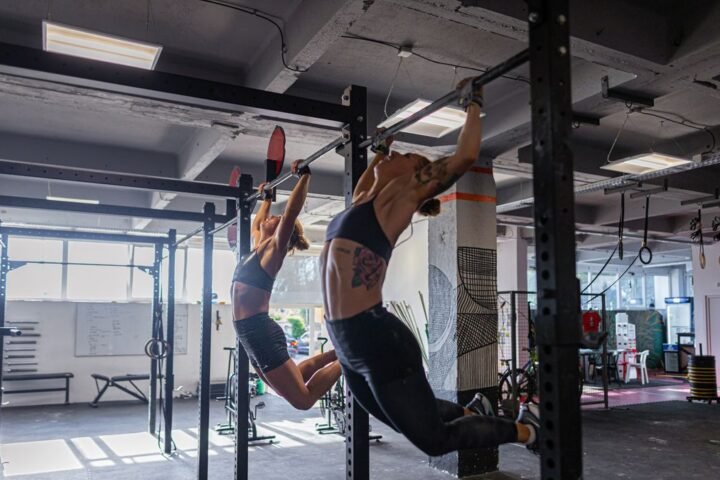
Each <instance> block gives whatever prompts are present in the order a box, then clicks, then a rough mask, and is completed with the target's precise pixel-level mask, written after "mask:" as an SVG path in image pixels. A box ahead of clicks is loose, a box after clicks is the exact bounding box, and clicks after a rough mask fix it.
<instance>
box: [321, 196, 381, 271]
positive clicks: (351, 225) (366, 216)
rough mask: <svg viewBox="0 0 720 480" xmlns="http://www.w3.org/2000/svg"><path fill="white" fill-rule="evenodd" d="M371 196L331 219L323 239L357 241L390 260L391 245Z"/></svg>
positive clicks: (327, 240)
mask: <svg viewBox="0 0 720 480" xmlns="http://www.w3.org/2000/svg"><path fill="white" fill-rule="evenodd" d="M374 202H375V199H374V198H373V199H372V200H370V201H369V202H364V203H361V204H359V205H354V206H352V207H350V208H348V209H347V210H345V211H344V212H341V213H339V214H338V215H336V216H335V218H333V219H332V221H331V222H330V224H329V225H328V227H327V232H326V234H325V241H326V242H329V241H330V240H332V239H334V238H345V239H347V240H352V241H354V242H357V243H359V244H361V245H363V246H364V247H366V248H368V249H369V250H371V251H372V252H373V253H374V254H375V255H378V256H380V257H382V258H383V259H385V263H388V262H389V261H390V256H391V255H392V250H393V246H392V244H391V243H390V240H388V238H387V236H386V235H385V232H383V229H382V227H381V226H380V223H379V222H378V219H377V215H375V207H374V206H373V203H374Z"/></svg>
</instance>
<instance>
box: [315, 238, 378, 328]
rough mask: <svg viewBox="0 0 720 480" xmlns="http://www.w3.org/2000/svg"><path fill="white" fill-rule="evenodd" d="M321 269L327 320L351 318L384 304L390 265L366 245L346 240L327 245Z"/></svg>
mask: <svg viewBox="0 0 720 480" xmlns="http://www.w3.org/2000/svg"><path fill="white" fill-rule="evenodd" d="M320 267H321V281H322V289H323V293H324V295H323V299H324V302H325V315H326V317H327V319H329V320H339V319H343V318H349V317H352V316H354V315H357V314H358V313H361V312H363V311H365V310H367V309H369V308H371V307H374V306H375V305H377V304H378V303H380V302H382V286H383V283H384V282H385V273H386V270H387V264H386V263H385V260H384V259H383V258H382V257H379V256H377V255H375V254H374V253H372V252H371V251H370V250H368V249H367V248H366V247H364V246H363V245H361V244H359V243H357V242H354V241H352V240H347V239H344V238H335V239H333V240H331V241H329V242H327V243H325V247H324V248H323V251H322V253H321V255H320Z"/></svg>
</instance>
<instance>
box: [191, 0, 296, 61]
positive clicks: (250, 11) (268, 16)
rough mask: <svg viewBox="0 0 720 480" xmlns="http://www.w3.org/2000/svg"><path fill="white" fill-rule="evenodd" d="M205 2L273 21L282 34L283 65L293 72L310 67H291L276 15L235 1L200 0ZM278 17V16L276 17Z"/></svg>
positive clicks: (281, 35) (281, 56)
mask: <svg viewBox="0 0 720 480" xmlns="http://www.w3.org/2000/svg"><path fill="white" fill-rule="evenodd" d="M200 1H201V2H204V3H209V4H212V5H217V6H219V7H225V8H229V9H232V10H235V11H238V12H242V13H245V14H248V15H252V16H254V17H257V18H261V19H263V20H265V21H266V22H268V23H271V24H272V25H273V26H274V27H275V28H276V29H277V31H278V33H279V34H280V44H281V46H280V59H281V60H282V63H283V66H284V67H285V68H286V69H287V70H290V71H291V72H297V73H305V72H307V71H308V70H309V68H298V67H291V66H290V65H288V63H287V60H286V59H285V54H286V53H287V50H288V47H287V43H285V31H284V30H283V28H282V27H281V26H280V23H278V22H277V21H275V20H273V19H272V17H275V16H274V15H271V14H269V13H265V12H263V11H262V10H258V9H257V8H250V7H243V6H241V5H235V4H234V3H229V2H224V1H222V0H200ZM275 18H278V17H275Z"/></svg>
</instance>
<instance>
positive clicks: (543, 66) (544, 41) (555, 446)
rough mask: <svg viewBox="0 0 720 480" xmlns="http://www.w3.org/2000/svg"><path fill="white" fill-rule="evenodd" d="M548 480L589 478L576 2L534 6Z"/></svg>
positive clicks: (549, 0)
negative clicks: (579, 247)
mask: <svg viewBox="0 0 720 480" xmlns="http://www.w3.org/2000/svg"><path fill="white" fill-rule="evenodd" d="M527 4H528V12H529V13H528V20H529V33H530V35H529V36H530V96H531V102H530V103H531V111H532V113H531V117H532V145H533V184H534V192H535V208H534V216H535V238H536V247H535V248H536V256H535V258H536V259H537V272H538V275H537V292H538V316H537V319H536V324H535V329H536V335H537V343H538V357H539V360H540V365H539V368H540V388H541V392H542V396H541V398H542V401H541V404H540V418H541V422H542V425H541V429H540V458H541V467H540V469H541V478H542V479H543V480H551V479H552V480H559V479H563V480H573V479H580V478H582V434H581V430H582V429H581V418H580V401H579V398H578V397H579V396H578V394H577V389H576V388H574V387H572V386H574V385H578V382H579V378H578V375H579V371H578V367H577V366H578V362H579V358H578V345H579V344H580V323H579V322H578V318H579V315H580V287H579V284H578V280H577V278H576V276H575V218H574V205H575V198H574V180H573V158H572V151H571V150H570V147H569V145H568V139H569V136H570V130H571V121H572V109H571V103H572V102H571V96H570V95H571V85H570V82H571V78H570V34H569V25H568V23H569V19H570V15H569V12H568V7H569V5H568V4H569V2H568V0H528V2H527Z"/></svg>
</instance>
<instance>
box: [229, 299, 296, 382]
mask: <svg viewBox="0 0 720 480" xmlns="http://www.w3.org/2000/svg"><path fill="white" fill-rule="evenodd" d="M233 323H234V324H235V333H236V334H237V336H238V339H239V340H240V343H241V344H242V346H243V348H244V349H245V352H246V353H247V355H248V358H250V364H251V365H252V366H253V367H255V368H256V369H258V370H260V371H261V372H263V373H267V372H269V371H271V370H274V369H276V368H277V367H279V366H280V365H282V364H283V363H285V362H287V361H288V360H290V355H289V354H288V351H287V340H286V338H285V332H283V329H282V328H280V325H278V324H277V322H276V321H275V320H273V319H272V318H270V316H269V315H268V314H267V313H258V314H257V315H253V316H252V317H248V318H245V319H242V320H235V321H234V322H233Z"/></svg>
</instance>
